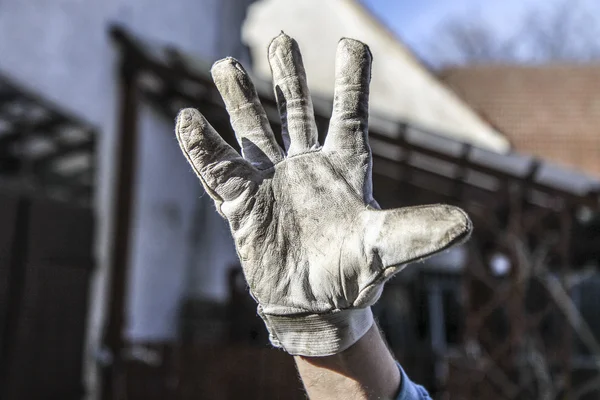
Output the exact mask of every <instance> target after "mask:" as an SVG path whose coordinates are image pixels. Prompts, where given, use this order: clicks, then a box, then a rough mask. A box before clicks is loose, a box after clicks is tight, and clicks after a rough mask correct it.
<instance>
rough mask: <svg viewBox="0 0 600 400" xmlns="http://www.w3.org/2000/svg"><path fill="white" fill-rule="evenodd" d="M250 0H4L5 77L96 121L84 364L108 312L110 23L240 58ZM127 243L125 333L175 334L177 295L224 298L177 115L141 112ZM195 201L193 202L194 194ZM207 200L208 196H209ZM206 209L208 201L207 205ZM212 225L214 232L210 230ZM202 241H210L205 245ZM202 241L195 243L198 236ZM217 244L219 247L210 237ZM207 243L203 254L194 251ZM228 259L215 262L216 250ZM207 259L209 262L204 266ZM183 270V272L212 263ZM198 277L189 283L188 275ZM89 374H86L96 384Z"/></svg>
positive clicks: (222, 229) (113, 102) (220, 239)
mask: <svg viewBox="0 0 600 400" xmlns="http://www.w3.org/2000/svg"><path fill="white" fill-rule="evenodd" d="M249 2H250V0H171V1H162V0H161V1H158V0H144V1H143V0H53V1H49V0H27V1H23V0H2V1H0V73H3V74H6V75H8V76H9V77H12V78H13V79H14V80H15V81H17V82H19V83H21V84H22V86H24V87H26V88H29V89H31V90H32V91H34V92H36V93H38V94H39V95H41V96H44V97H46V98H48V99H50V100H52V101H54V102H55V103H56V104H57V105H59V106H61V107H63V108H64V109H66V110H68V111H70V112H71V113H73V114H75V115H78V116H79V117H81V118H83V119H85V120H87V121H88V122H90V123H92V124H94V125H95V126H96V127H97V129H98V132H99V134H100V135H99V154H98V162H99V166H98V176H97V185H98V190H97V197H96V202H97V218H96V221H97V236H96V237H97V246H96V255H97V260H96V261H97V269H96V271H95V276H94V280H93V290H92V299H91V304H92V306H91V311H90V324H89V337H88V356H89V357H88V360H89V361H90V363H88V365H92V366H93V362H91V360H92V359H93V356H94V354H95V353H96V352H97V351H98V344H99V339H100V334H101V332H102V329H101V328H102V325H103V319H104V307H105V300H106V299H105V297H106V296H105V291H106V282H107V278H108V277H107V274H106V271H107V269H106V267H107V262H108V255H109V252H110V248H109V245H110V240H109V239H110V237H111V232H112V229H113V224H112V223H111V220H110V217H111V215H112V204H111V199H112V196H113V185H114V182H115V180H114V176H115V171H114V165H113V162H114V156H115V154H114V147H115V143H116V137H115V136H116V129H117V116H118V110H117V107H118V104H117V80H116V67H117V52H116V50H115V47H114V46H113V45H112V44H111V43H110V40H109V37H108V35H107V28H108V26H109V24H110V23H115V22H116V23H120V24H122V25H124V26H125V27H126V28H128V29H129V30H131V31H132V32H134V33H135V34H137V35H139V36H141V37H143V38H146V39H149V40H153V41H157V42H165V43H172V44H175V45H176V46H177V47H178V48H180V49H181V50H183V51H186V52H189V53H192V54H195V55H197V56H199V57H203V58H204V59H206V60H208V61H213V60H216V59H218V58H221V57H224V56H227V55H234V56H238V57H240V56H241V57H243V55H244V47H243V45H242V44H241V41H240V26H241V23H242V20H243V18H244V15H245V10H246V7H247V4H248V3H249ZM140 114H141V115H140V118H141V119H140V123H139V127H140V135H139V136H140V138H141V139H140V142H141V143H140V148H139V154H138V171H140V173H139V176H138V177H137V182H136V188H135V201H136V206H135V212H134V222H133V246H132V249H133V251H132V252H131V268H130V270H131V279H130V288H129V294H130V296H129V299H128V317H129V318H128V323H127V335H128V337H129V338H131V339H134V340H168V339H170V338H173V337H174V335H176V330H175V327H176V324H175V320H176V315H177V306H178V302H179V299H180V298H181V297H182V296H183V295H184V293H185V292H186V291H191V292H192V293H193V294H194V295H196V296H207V297H212V298H223V296H224V294H225V280H224V279H225V278H224V273H223V271H224V269H225V267H226V266H228V265H229V264H230V263H231V259H230V258H231V257H230V255H231V254H233V256H235V253H234V252H233V246H232V244H231V240H230V238H229V237H228V231H227V229H226V226H225V225H224V222H223V221H221V220H220V219H219V218H218V217H216V213H215V212H214V206H212V203H207V199H208V197H207V196H202V190H201V187H200V184H199V182H198V180H197V179H196V177H195V176H194V174H193V173H192V171H191V168H190V167H189V166H188V165H187V163H186V161H185V159H184V157H183V156H182V155H181V152H180V150H179V148H178V146H177V142H176V140H175V137H174V134H173V125H174V124H173V121H170V120H164V119H163V118H162V117H159V116H158V115H157V114H155V113H154V112H153V111H151V110H150V109H148V108H143V109H142V111H141V113H140ZM199 199H200V200H199ZM204 203H207V204H204ZM211 206H212V207H213V208H212V209H211V208H210V207H211ZM199 207H204V208H205V209H206V210H208V211H207V212H206V215H207V216H205V218H204V219H205V221H204V222H201V223H202V224H204V225H203V226H208V227H209V228H207V229H206V230H205V232H202V231H199V234H198V235H197V236H196V237H195V238H194V240H192V239H191V238H190V237H191V236H190V235H191V234H193V232H194V230H193V229H192V228H193V227H194V224H195V221H194V219H193V218H194V216H195V215H196V211H197V209H198V208H199ZM214 230H216V231H218V232H219V234H218V235H213V234H212V232H211V231H214ZM206 237H209V238H210V242H209V243H208V245H210V244H212V246H208V245H207V244H205V243H204V242H203V240H204V238H206ZM198 243H200V244H198ZM215 243H216V244H215ZM207 246H208V248H210V251H206V252H205V253H202V252H201V251H200V250H198V249H202V248H204V249H206V248H207ZM220 251H222V252H224V253H225V254H226V255H227V257H229V258H226V257H225V258H223V257H221V259H222V262H221V263H219V257H217V253H218V252H220ZM203 258H206V259H208V260H209V262H206V263H205V262H202V260H203ZM208 267H210V269H207V270H206V271H201V272H195V273H194V272H189V271H188V269H189V268H200V269H201V268H208ZM189 274H192V275H194V276H196V277H197V279H195V280H194V283H193V284H190V283H189V282H188V275H189ZM93 377H94V374H93V373H90V374H88V378H89V380H88V384H89V385H90V386H92V387H93V385H94V382H95V380H94V379H93Z"/></svg>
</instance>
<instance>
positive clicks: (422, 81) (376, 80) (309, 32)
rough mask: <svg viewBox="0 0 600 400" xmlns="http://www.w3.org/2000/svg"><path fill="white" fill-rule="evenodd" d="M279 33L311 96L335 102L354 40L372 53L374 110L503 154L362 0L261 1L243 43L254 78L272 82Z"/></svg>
mask: <svg viewBox="0 0 600 400" xmlns="http://www.w3.org/2000/svg"><path fill="white" fill-rule="evenodd" d="M281 30H284V31H285V32H286V33H287V34H289V35H290V36H292V37H294V38H295V39H296V40H297V41H298V43H299V44H300V48H301V49H302V54H303V57H304V62H305V66H306V70H307V74H308V81H309V86H310V88H311V90H312V91H313V92H314V93H315V94H319V95H320V96H327V97H328V98H331V97H333V85H334V59H335V51H336V46H337V42H338V41H339V39H340V38H342V37H351V38H354V39H358V40H361V41H363V42H365V43H367V44H368V45H369V46H370V48H371V51H372V53H373V59H374V62H373V76H372V83H371V110H372V112H374V113H377V114H381V115H382V116H385V117H388V118H392V119H403V120H406V121H408V122H412V123H415V124H418V125H419V126H423V127H425V128H428V129H431V130H433V131H436V132H438V133H442V134H444V133H445V134H447V135H449V136H451V137H453V138H456V139H459V140H464V141H468V142H471V143H474V144H477V145H479V146H482V147H485V148H488V149H491V150H495V151H500V152H504V151H506V150H507V149H508V146H509V144H508V141H507V140H506V139H505V138H504V137H503V136H502V135H500V134H498V133H497V132H495V131H494V129H492V128H491V127H490V126H489V125H488V124H486V123H485V122H484V121H483V120H482V119H481V118H480V117H479V116H478V115H477V114H476V113H475V112H473V111H472V110H471V109H470V108H469V107H468V106H467V105H466V104H465V103H463V102H462V101H461V100H460V99H459V98H458V97H457V96H455V95H454V94H453V92H451V91H450V90H448V89H447V88H446V87H445V86H444V85H443V84H441V83H440V82H439V81H438V80H437V79H436V78H435V77H434V76H433V75H432V74H431V73H430V72H429V71H428V70H427V69H425V68H424V67H423V66H422V65H421V64H420V63H419V62H418V60H416V59H415V57H414V56H413V55H412V54H411V53H410V51H409V50H408V49H407V48H406V47H405V46H404V45H403V44H402V43H401V42H399V41H398V39H397V38H396V37H395V36H394V35H393V34H391V33H390V32H389V31H387V29H386V28H385V27H384V26H383V25H381V23H379V22H378V21H377V20H376V19H375V18H374V17H373V16H371V15H370V14H369V13H368V12H367V11H366V10H365V9H364V8H363V7H362V6H361V5H360V4H359V3H358V1H357V0H327V1H322V0H302V1H294V2H291V1H288V0H261V1H258V2H256V3H255V4H253V5H252V7H251V9H250V11H249V15H248V18H247V20H246V23H245V25H244V31H243V37H244V40H245V42H246V43H247V44H248V45H249V47H250V49H251V54H252V58H253V62H254V72H255V73H256V74H257V75H259V76H261V77H262V78H265V79H270V69H269V66H268V63H267V58H266V49H267V46H268V44H269V41H270V40H271V38H273V37H274V36H275V35H277V34H278V33H279V32H280V31H281Z"/></svg>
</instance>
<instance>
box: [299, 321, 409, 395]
mask: <svg viewBox="0 0 600 400" xmlns="http://www.w3.org/2000/svg"><path fill="white" fill-rule="evenodd" d="M294 359H295V361H296V365H297V366H298V371H299V372H300V375H301V377H302V380H303V382H304V385H305V388H306V390H307V392H308V395H309V398H311V399H331V398H339V394H340V393H344V394H346V396H345V397H344V398H346V399H371V398H378V399H392V398H396V396H397V394H398V391H399V389H400V386H401V382H402V379H403V378H402V373H401V370H400V369H399V368H398V364H397V363H396V361H395V360H394V357H393V356H392V354H391V353H390V351H389V350H388V348H387V346H386V344H385V342H384V340H383V337H382V336H381V333H380V332H379V329H378V327H377V325H375V324H373V325H372V326H371V328H370V329H369V330H368V331H367V333H366V334H365V335H364V336H363V337H362V338H361V339H360V340H359V341H357V342H356V343H355V344H354V345H352V346H350V347H349V348H348V349H346V350H344V351H342V352H340V353H337V354H334V355H331V356H326V357H306V356H296V357H294Z"/></svg>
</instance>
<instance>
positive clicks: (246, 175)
mask: <svg viewBox="0 0 600 400" xmlns="http://www.w3.org/2000/svg"><path fill="white" fill-rule="evenodd" d="M175 132H176V135H177V140H178V142H179V146H180V147H181V150H182V151H183V154H184V155H185V157H186V158H187V160H188V162H189V163H190V165H191V166H192V168H193V169H194V171H195V172H196V175H198V177H199V178H200V180H201V181H202V184H203V185H204V188H205V189H206V191H207V192H208V193H209V194H210V195H211V197H213V198H214V199H215V200H220V201H227V200H233V199H235V198H236V197H237V196H238V195H239V194H240V193H241V192H242V191H243V190H244V189H246V187H247V184H248V183H251V182H254V181H255V180H256V179H255V178H256V176H255V175H256V170H255V169H254V167H252V165H250V163H249V162H248V161H246V160H244V159H243V158H242V157H241V156H240V155H239V154H238V153H237V151H235V150H234V149H233V148H232V147H231V146H229V144H227V142H225V140H223V138H222V137H221V136H220V135H219V134H218V133H217V132H216V131H215V129H214V128H213V127H212V126H211V125H210V124H209V123H208V121H207V120H206V118H204V116H203V115H202V114H201V113H200V112H199V111H198V110H195V109H193V108H186V109H183V110H181V111H180V112H179V115H178V116H177V122H176V126H175Z"/></svg>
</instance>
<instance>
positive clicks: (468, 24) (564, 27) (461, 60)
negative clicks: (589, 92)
mask: <svg viewBox="0 0 600 400" xmlns="http://www.w3.org/2000/svg"><path fill="white" fill-rule="evenodd" d="M514 25H515V28H513V29H506V26H504V27H503V31H504V30H505V29H506V31H507V32H508V33H507V32H500V30H499V29H498V28H495V27H494V24H492V23H490V21H489V20H486V19H485V18H483V17H482V16H481V15H477V14H476V15H475V16H473V15H463V16H459V17H454V18H451V19H448V20H446V21H445V22H443V23H442V24H441V25H440V27H439V29H437V30H436V31H435V32H434V34H433V37H432V38H431V39H430V42H431V43H432V46H430V48H431V49H432V51H431V52H430V53H429V55H426V58H427V60H428V61H429V62H430V63H431V64H432V65H434V66H444V65H449V64H451V65H464V64H481V63H502V62H504V63H521V64H522V63H530V64H531V63H548V62H569V63H583V62H591V61H598V60H600V39H599V38H600V6H598V5H597V4H594V3H593V2H589V1H588V2H586V1H584V0H562V1H561V2H560V3H557V4H555V5H553V6H552V7H550V8H548V7H546V8H542V7H538V8H535V9H531V10H530V11H529V12H527V13H526V14H525V15H524V16H523V17H522V18H520V19H518V20H517V21H516V22H515V23H514Z"/></svg>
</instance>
